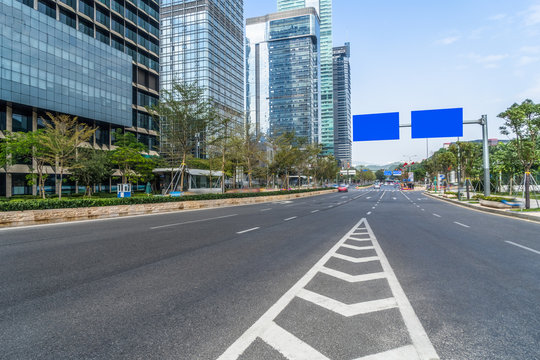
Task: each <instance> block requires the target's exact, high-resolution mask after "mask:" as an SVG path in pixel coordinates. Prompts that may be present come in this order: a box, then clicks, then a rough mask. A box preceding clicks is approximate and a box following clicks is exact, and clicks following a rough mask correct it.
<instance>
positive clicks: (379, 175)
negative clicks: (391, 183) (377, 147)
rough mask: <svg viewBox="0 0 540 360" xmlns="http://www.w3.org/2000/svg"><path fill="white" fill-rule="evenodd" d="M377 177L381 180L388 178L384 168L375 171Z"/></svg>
mask: <svg viewBox="0 0 540 360" xmlns="http://www.w3.org/2000/svg"><path fill="white" fill-rule="evenodd" d="M375 177H376V178H377V180H379V181H384V180H385V179H386V176H385V175H384V170H383V169H379V170H377V171H375Z"/></svg>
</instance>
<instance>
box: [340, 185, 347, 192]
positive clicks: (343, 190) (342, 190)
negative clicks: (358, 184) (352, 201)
mask: <svg viewBox="0 0 540 360" xmlns="http://www.w3.org/2000/svg"><path fill="white" fill-rule="evenodd" d="M337 191H338V192H348V191H349V187H348V186H347V185H344V184H341V185H339V186H338V188H337Z"/></svg>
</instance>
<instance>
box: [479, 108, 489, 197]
mask: <svg viewBox="0 0 540 360" xmlns="http://www.w3.org/2000/svg"><path fill="white" fill-rule="evenodd" d="M480 124H481V125H482V145H483V150H484V151H483V153H484V154H483V160H484V196H489V195H490V194H491V180H490V176H489V144H488V127H487V115H482V119H481V123H480Z"/></svg>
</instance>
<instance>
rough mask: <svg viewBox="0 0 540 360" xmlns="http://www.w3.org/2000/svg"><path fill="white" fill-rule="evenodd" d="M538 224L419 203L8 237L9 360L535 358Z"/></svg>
mask: <svg viewBox="0 0 540 360" xmlns="http://www.w3.org/2000/svg"><path fill="white" fill-rule="evenodd" d="M539 234H540V225H539V224H536V223H531V222H527V221H523V220H519V219H512V218H505V217H501V216H496V215H491V214H485V213H481V212H477V211H474V210H469V209H464V208H461V207H455V206H454V205H451V204H447V203H444V202H440V201H438V200H435V199H431V198H427V197H425V196H423V195H422V194H421V193H420V192H400V191H395V189H393V188H390V187H384V186H383V188H382V189H380V190H374V189H368V190H351V191H349V192H348V193H333V194H328V195H323V196H317V197H311V198H303V199H297V200H294V201H285V202H276V203H265V204H258V205H250V206H239V207H230V208H221V209H212V210H201V211H191V212H178V213H170V214H162V215H152V216H140V217H131V218H121V219H114V220H101V221H87V222H79V223H67V224H55V225H46V226H34V227H26V228H16V229H4V230H0V359H217V358H220V360H221V359H223V360H225V359H235V358H239V359H257V360H259V359H286V358H291V359H296V358H298V359H310V360H312V359H361V358H364V359H390V358H391V356H395V357H394V358H396V359H427V358H437V357H440V358H441V359H540V347H539V345H538V344H540V330H539V329H540V281H539V279H540V235H539Z"/></svg>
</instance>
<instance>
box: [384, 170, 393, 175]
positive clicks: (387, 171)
mask: <svg viewBox="0 0 540 360" xmlns="http://www.w3.org/2000/svg"><path fill="white" fill-rule="evenodd" d="M384 176H392V172H391V171H390V170H386V171H385V172H384Z"/></svg>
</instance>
